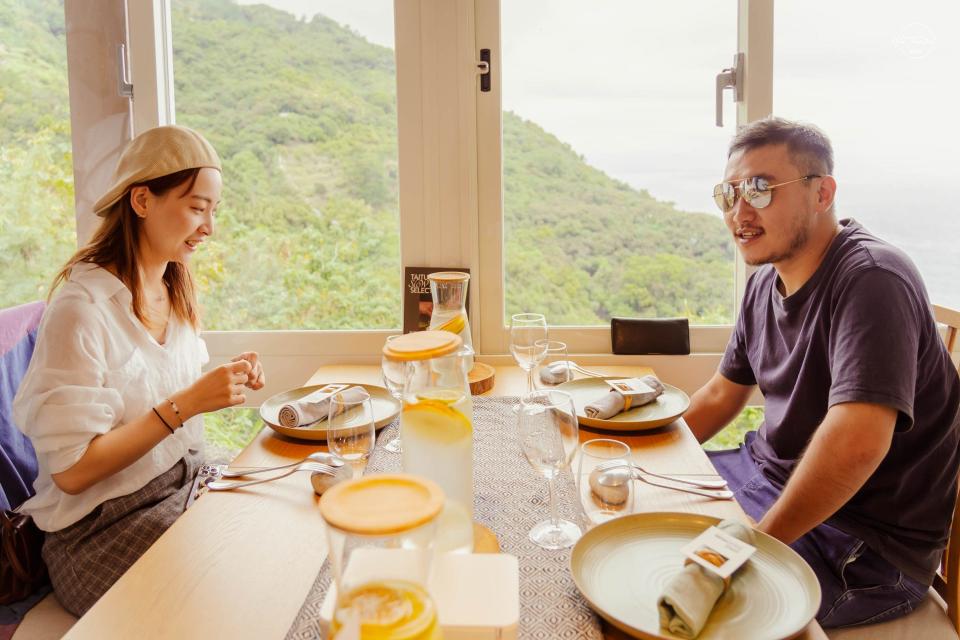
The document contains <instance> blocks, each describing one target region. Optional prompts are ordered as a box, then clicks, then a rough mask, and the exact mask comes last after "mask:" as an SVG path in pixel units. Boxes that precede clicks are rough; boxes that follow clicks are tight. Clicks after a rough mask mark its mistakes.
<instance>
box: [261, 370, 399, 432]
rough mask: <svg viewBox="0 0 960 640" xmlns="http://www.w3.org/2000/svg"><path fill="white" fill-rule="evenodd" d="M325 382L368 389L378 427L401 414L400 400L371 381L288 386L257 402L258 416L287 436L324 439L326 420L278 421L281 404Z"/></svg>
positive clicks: (380, 427) (321, 385)
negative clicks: (296, 424)
mask: <svg viewBox="0 0 960 640" xmlns="http://www.w3.org/2000/svg"><path fill="white" fill-rule="evenodd" d="M328 384H349V385H350V386H352V387H363V388H364V389H366V390H367V393H369V394H370V404H371V405H372V406H373V417H374V421H375V424H376V427H377V429H382V428H383V427H385V426H387V425H388V424H390V423H391V422H392V421H393V419H394V418H396V417H397V416H398V415H399V414H400V401H399V400H397V399H396V398H394V397H393V396H392V395H390V392H389V391H387V390H386V389H384V388H383V387H378V386H377V385H373V384H352V383H334V382H325V383H324V384H314V385H309V386H306V387H298V388H296V389H290V390H289V391H284V392H282V393H278V394H277V395H275V396H271V397H270V398H269V399H268V400H266V401H265V402H264V403H263V404H262V405H260V418H262V419H263V421H264V422H265V423H267V426H269V427H270V428H271V429H273V430H274V431H276V432H277V433H281V434H283V435H285V436H288V437H290V438H297V439H300V440H326V439H327V421H326V420H321V421H319V422H315V423H313V424H311V425H308V426H306V427H285V426H283V425H282V424H280V407H282V406H283V405H285V404H287V403H288V402H291V401H293V400H299V399H300V398H302V397H303V396H305V395H307V394H309V393H313V392H314V391H316V390H317V389H319V388H321V387H324V386H326V385H328Z"/></svg>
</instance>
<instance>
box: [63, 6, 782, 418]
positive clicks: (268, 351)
mask: <svg viewBox="0 0 960 640" xmlns="http://www.w3.org/2000/svg"><path fill="white" fill-rule="evenodd" d="M73 1H74V0H68V2H73ZM499 1H500V0H452V1H451V2H445V3H436V2H432V1H431V0H404V1H402V2H400V1H395V2H394V27H395V33H396V60H397V65H396V69H397V118H398V137H399V140H398V144H399V163H400V176H401V177H400V184H399V190H400V243H401V265H399V266H400V267H401V268H402V267H403V266H430V265H462V266H464V267H467V268H469V269H470V270H471V274H473V277H472V281H471V289H470V296H471V325H472V328H473V334H474V344H475V345H476V346H477V347H478V351H479V353H480V354H481V355H487V356H490V358H489V359H490V360H491V361H494V362H497V361H500V360H503V361H504V362H506V361H507V359H506V358H504V357H503V356H505V355H506V354H508V353H509V350H508V330H507V327H506V326H505V325H504V322H503V317H504V312H503V309H504V298H503V272H504V269H503V247H502V237H503V220H502V175H501V173H500V172H501V170H502V166H501V154H502V143H501V137H500V136H501V102H500V86H499V80H498V78H499V77H500V74H501V72H502V69H501V64H500V57H499V55H498V52H499V47H500V42H499V37H500V25H499V19H500V12H499V8H500V5H499ZM170 2H171V0H156V1H155V2H151V3H137V2H129V3H127V11H128V15H127V18H126V20H127V29H128V32H127V33H128V38H127V41H128V43H129V47H128V56H129V59H130V61H131V65H130V67H131V73H132V76H133V77H132V80H133V82H134V84H135V96H134V99H133V101H132V105H133V106H132V112H133V123H134V124H133V129H134V132H137V131H142V130H144V129H146V128H149V127H152V126H157V125H160V124H168V123H174V122H175V97H174V94H173V72H174V70H173V59H172V50H173V47H172V38H173V34H172V29H171V20H170ZM95 10H97V11H101V12H114V11H116V8H115V7H106V6H103V7H99V8H97V9H95ZM772 35H773V3H772V1H771V0H738V43H739V46H738V48H739V50H740V51H744V52H745V53H747V69H746V73H745V78H746V87H745V96H746V98H745V101H744V102H743V103H741V104H738V105H737V121H738V123H743V122H747V121H749V120H753V119H755V118H758V117H762V116H764V115H766V114H768V113H770V112H771V102H772V98H771V96H772ZM481 46H482V47H484V48H490V49H491V50H492V52H493V55H492V60H491V66H492V71H493V83H492V85H493V86H492V90H491V91H490V92H489V93H481V92H480V91H479V83H478V81H477V73H478V68H477V58H478V57H479V48H480V47H481ZM733 53H735V52H731V57H732V54H733ZM75 60H77V61H79V60H80V56H77V57H76V58H75ZM719 71H720V69H718V72H719ZM128 135H129V133H128V132H124V131H118V132H117V138H118V141H123V140H126V139H127V136H128ZM76 146H77V144H76V139H75V148H76ZM101 180H102V178H101ZM105 186H106V185H105V184H104V185H103V188H105ZM92 215H93V214H92V212H90V211H78V223H80V222H82V221H83V220H82V218H84V217H85V216H86V217H91V218H92ZM87 222H89V221H87ZM731 266H732V267H734V268H735V269H736V272H735V273H736V276H735V282H736V290H737V295H738V298H737V300H738V301H739V299H740V296H742V292H743V288H744V284H745V280H746V276H747V275H748V272H747V269H746V268H745V267H744V265H743V263H742V261H741V260H740V259H739V257H738V259H737V261H736V264H735V265H731ZM401 322H402V319H401V318H399V317H398V318H397V326H398V328H399V326H400V325H401ZM397 331H398V330H345V331H343V330H340V331H331V330H313V331H311V330H303V331H298V330H294V331H290V330H287V331H266V330H262V331H207V332H204V338H205V339H206V340H207V343H208V347H209V350H210V353H211V357H212V363H214V364H216V363H218V362H222V361H225V360H226V359H228V358H229V357H230V355H232V354H234V353H237V352H239V351H241V350H247V349H253V350H257V351H259V352H260V353H261V356H262V357H263V358H264V360H265V362H266V363H267V364H272V365H274V366H272V367H271V370H272V371H276V372H278V373H279V376H276V375H275V376H274V378H273V380H272V381H271V382H272V384H271V385H270V386H271V388H272V389H276V388H280V387H281V386H297V385H298V384H302V382H303V380H305V379H306V377H307V376H309V374H310V373H312V371H313V370H315V369H316V367H317V366H319V365H321V364H326V363H329V362H334V361H336V362H340V363H345V362H351V363H372V362H375V361H377V360H378V359H379V358H378V355H377V354H379V351H380V348H381V346H382V344H383V342H384V340H385V338H386V336H388V335H391V334H394V333H397ZM730 331H731V326H730V325H726V326H696V327H693V328H692V329H691V348H692V351H693V352H694V354H695V355H696V354H704V355H706V354H712V355H711V358H713V359H715V357H716V354H717V353H718V352H722V351H723V349H724V347H725V345H726V342H727V339H728V337H729V334H730ZM552 336H553V337H555V338H557V339H560V340H564V341H565V342H567V343H568V345H569V347H570V351H571V353H574V354H599V355H598V356H597V357H598V358H600V360H598V361H602V360H603V359H609V360H610V361H614V360H615V361H618V362H628V361H631V360H635V358H624V357H621V356H612V355H611V356H604V355H603V354H610V341H609V330H608V328H606V327H554V328H552ZM653 359H654V360H657V361H658V362H659V361H660V360H663V362H660V363H659V364H657V366H658V369H659V368H662V367H664V366H667V367H669V368H672V367H673V366H674V364H677V365H678V366H680V367H681V369H682V368H683V367H687V366H688V365H687V364H683V361H682V359H681V360H679V361H677V363H674V360H671V359H670V358H669V357H655V358H653ZM649 360H651V359H650V358H649V357H648V358H644V362H647V361H649ZM271 361H272V362H271ZM711 361H712V360H711ZM668 363H671V364H668ZM678 363H679V364H678ZM651 364H653V362H652V361H651ZM701 364H702V363H701ZM689 366H693V368H694V369H697V370H699V368H701V367H700V364H697V365H689ZM278 377H279V378H281V379H280V380H278ZM696 377H702V372H701V373H698V374H697V375H696ZM259 400H262V398H260V397H259V394H252V395H251V396H250V397H248V403H251V404H252V403H255V402H257V401H259Z"/></svg>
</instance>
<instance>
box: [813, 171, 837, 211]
mask: <svg viewBox="0 0 960 640" xmlns="http://www.w3.org/2000/svg"><path fill="white" fill-rule="evenodd" d="M836 195H837V181H836V180H834V178H833V176H823V177H822V178H820V186H819V188H818V189H817V209H818V210H819V211H829V210H830V207H832V206H833V200H834V198H835V197H836Z"/></svg>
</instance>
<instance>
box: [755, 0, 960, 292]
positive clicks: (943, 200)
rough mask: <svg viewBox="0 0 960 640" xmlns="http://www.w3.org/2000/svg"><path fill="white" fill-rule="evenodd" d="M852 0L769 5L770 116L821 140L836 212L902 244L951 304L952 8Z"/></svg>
mask: <svg viewBox="0 0 960 640" xmlns="http://www.w3.org/2000/svg"><path fill="white" fill-rule="evenodd" d="M853 4H854V3H849V4H847V3H833V2H826V1H825V0H818V1H816V2H804V3H802V5H801V3H787V2H784V3H779V4H777V8H776V27H775V34H774V42H775V43H776V55H775V65H776V66H775V67H774V75H775V82H774V103H773V104H774V111H775V112H776V113H777V115H781V116H783V117H786V118H793V119H802V120H807V121H809V122H813V123H814V124H816V125H818V126H820V127H821V128H823V130H824V131H825V132H826V133H827V135H828V136H830V138H831V141H832V142H833V146H834V153H835V156H836V170H835V174H836V176H837V181H838V183H839V188H838V190H837V215H838V217H840V218H848V217H852V218H854V219H856V220H858V221H859V222H860V223H862V224H863V225H864V226H865V227H866V228H867V229H869V230H870V231H872V232H873V233H875V234H876V235H878V236H880V237H881V238H883V239H885V240H888V241H889V242H891V243H893V244H895V245H897V246H898V247H900V248H901V249H903V250H905V251H906V252H907V253H908V254H909V255H910V257H911V258H912V259H913V260H914V262H916V264H917V266H918V267H919V268H920V272H921V273H922V274H923V278H924V280H925V281H926V284H927V290H928V291H929V293H930V298H931V300H932V301H933V302H935V303H938V304H942V305H948V306H953V307H960V287H958V286H957V282H958V281H960V259H958V256H960V252H958V250H957V241H958V238H960V216H958V215H957V202H958V200H960V165H958V164H957V161H956V150H957V148H958V147H960V124H958V122H957V118H956V105H957V102H958V99H960V89H958V88H957V83H956V82H955V81H954V80H953V79H954V78H955V76H956V68H957V64H958V63H960V42H958V40H957V38H956V37H955V35H956V25H957V24H958V23H960V5H956V4H952V3H944V2H935V1H934V0H921V1H919V2H911V3H909V4H898V3H883V4H871V5H870V11H864V10H863V6H856V7H855V6H853ZM823 12H828V13H829V15H830V20H826V21H825V20H823V19H822V17H823V16H824V15H826V14H825V13H823ZM818 16H819V18H818ZM854 24H855V25H856V28H855V29H851V28H850V25H854ZM811 34H816V36H815V37H811Z"/></svg>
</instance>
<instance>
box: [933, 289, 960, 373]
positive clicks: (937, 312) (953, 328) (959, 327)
mask: <svg viewBox="0 0 960 640" xmlns="http://www.w3.org/2000/svg"><path fill="white" fill-rule="evenodd" d="M931 306H932V307H933V317H934V319H935V320H936V321H937V324H942V325H945V326H946V327H947V331H946V333H945V334H944V336H943V341H944V342H945V343H946V345H947V351H949V352H950V354H951V355H952V354H953V352H954V350H955V349H956V348H957V334H960V311H957V310H956V309H950V308H949V307H941V306H940V305H937V304H934V305H931ZM958 371H960V364H958Z"/></svg>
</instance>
